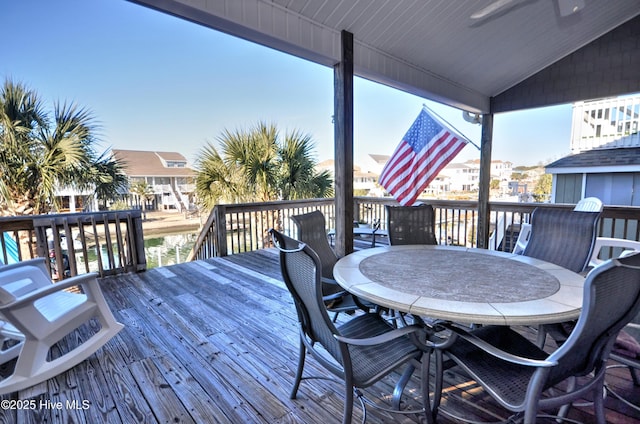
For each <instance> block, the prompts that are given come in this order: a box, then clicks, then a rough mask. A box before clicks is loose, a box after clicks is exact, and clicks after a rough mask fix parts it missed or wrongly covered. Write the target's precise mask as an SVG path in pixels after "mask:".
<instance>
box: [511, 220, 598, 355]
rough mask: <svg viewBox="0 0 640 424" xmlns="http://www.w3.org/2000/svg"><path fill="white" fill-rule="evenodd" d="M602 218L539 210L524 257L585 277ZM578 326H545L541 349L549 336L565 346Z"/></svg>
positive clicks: (539, 342) (570, 323)
mask: <svg viewBox="0 0 640 424" xmlns="http://www.w3.org/2000/svg"><path fill="white" fill-rule="evenodd" d="M600 215H601V212H580V211H576V210H568V209H553V208H536V209H535V210H534V211H533V213H532V215H531V235H530V237H529V242H528V243H527V246H526V247H525V248H524V252H523V253H522V254H523V255H524V256H529V257H532V258H536V259H540V260H543V261H546V262H551V263H554V264H556V265H560V266H561V267H563V268H567V269H569V270H571V271H573V272H578V273H583V272H585V270H586V269H587V267H588V266H589V261H590V260H591V256H592V254H593V249H594V246H595V242H596V235H597V228H598V220H599V219H600ZM574 325H575V322H569V323H563V324H548V325H543V326H541V327H540V328H539V332H538V346H540V347H542V346H544V344H545V341H546V338H547V334H548V335H549V336H551V338H552V339H553V340H554V341H555V343H556V344H561V343H563V342H564V340H566V339H567V337H568V335H569V332H570V331H571V330H572V329H573V327H574Z"/></svg>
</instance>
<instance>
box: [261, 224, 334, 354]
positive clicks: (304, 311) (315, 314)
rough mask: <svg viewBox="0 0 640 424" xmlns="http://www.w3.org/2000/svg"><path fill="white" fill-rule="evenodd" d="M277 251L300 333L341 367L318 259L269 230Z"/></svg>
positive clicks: (289, 240) (288, 239)
mask: <svg viewBox="0 0 640 424" xmlns="http://www.w3.org/2000/svg"><path fill="white" fill-rule="evenodd" d="M270 233H271V235H272V237H273V239H274V244H275V246H276V247H277V248H278V250H279V251H280V267H281V269H282V276H283V279H284V282H285V284H286V286H287V289H289V292H290V293H291V296H292V297H293V299H294V303H295V306H296V311H297V313H298V319H299V321H300V325H301V331H302V332H303V333H304V334H305V335H306V336H307V337H308V338H309V339H310V340H312V341H314V342H318V343H320V344H321V345H322V346H323V347H324V348H325V349H326V350H327V351H328V352H329V353H330V354H331V356H333V358H334V359H336V360H337V361H338V362H339V363H340V364H342V355H341V353H340V346H339V343H338V341H337V339H336V338H335V337H334V335H335V334H338V331H337V329H336V327H335V326H334V325H333V323H332V322H331V319H330V318H329V314H328V313H327V308H326V306H325V304H324V300H323V297H322V275H321V265H320V258H319V257H318V255H317V254H316V253H315V252H314V251H313V250H312V249H311V248H310V247H309V246H308V245H306V244H305V243H302V242H300V241H298V240H295V239H292V238H291V237H287V236H285V235H284V234H282V233H280V232H278V231H276V230H273V229H272V230H270Z"/></svg>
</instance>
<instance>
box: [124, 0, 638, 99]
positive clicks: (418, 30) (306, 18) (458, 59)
mask: <svg viewBox="0 0 640 424" xmlns="http://www.w3.org/2000/svg"><path fill="white" fill-rule="evenodd" d="M132 1H135V2H137V3H140V4H144V5H147V6H149V7H152V8H156V9H158V10H161V11H164V12H166V13H170V14H174V15H176V16H179V17H183V18H185V19H188V20H192V21H194V22H198V23H200V24H203V25H205V26H208V27H211V28H214V29H216V30H220V31H223V32H226V33H229V34H232V35H235V36H238V37H241V38H245V39H247V40H250V41H254V42H257V43H260V44H263V45H265V46H268V47H272V48H275V49H278V50H281V51H284V52H287V53H290V54H293V55H296V56H300V57H302V58H305V59H308V60H311V61H314V62H317V63H320V64H323V65H327V66H333V65H334V64H336V63H337V62H338V61H339V60H340V31H341V30H347V31H349V32H351V33H353V34H354V61H355V63H354V68H355V69H354V70H355V73H356V75H358V76H361V77H364V78H367V79H371V80H373V81H376V82H380V83H382V84H386V85H389V86H392V87H395V88H398V89H401V90H404V91H407V92H410V93H412V94H415V95H418V96H421V97H425V98H429V99H433V100H436V101H439V102H442V103H445V104H449V105H452V106H455V107H459V108H461V109H466V110H469V111H473V112H489V111H490V99H491V98H495V97H497V96H499V95H501V94H503V93H505V92H507V91H508V90H509V89H512V88H513V87H516V86H517V85H518V84H520V83H522V82H524V81H526V80H527V79H529V78H530V77H532V76H534V75H536V74H538V73H539V72H541V71H543V70H545V69H549V67H550V66H551V65H553V64H554V63H557V62H558V61H560V60H561V59H563V58H566V57H567V56H569V55H570V54H572V53H573V52H576V51H577V50H579V49H580V48H582V47H584V46H586V45H587V44H589V43H591V42H593V41H594V40H597V39H598V38H599V37H602V36H603V35H605V34H607V33H608V32H610V31H612V30H614V29H615V28H617V27H619V26H621V25H622V24H624V23H625V22H627V21H629V20H631V19H633V18H635V17H638V16H640V2H638V1H637V0H616V1H615V2H614V3H612V2H611V1H609V0H584V7H583V8H582V9H581V10H579V11H578V12H575V13H571V12H565V8H569V9H571V8H572V7H573V5H574V4H577V3H580V1H581V0H476V1H468V0H396V1H386V0H324V1H319V0H132ZM501 3H507V5H506V6H505V7H504V8H503V9H499V10H498V12H497V13H495V14H491V13H489V14H487V15H485V17H484V18H480V19H473V18H472V16H473V15H474V14H478V13H480V14H482V11H483V9H484V10H485V11H486V10H488V9H486V8H487V7H491V5H499V4H501ZM563 15H566V16H563ZM635 21H636V22H640V20H639V19H635ZM634 37H636V35H635V33H634ZM635 39H636V42H635V44H633V43H631V45H629V44H627V45H626V46H625V45H623V46H622V47H619V46H618V47H617V48H622V49H628V50H629V51H631V53H630V54H631V55H632V56H633V57H634V59H633V61H632V62H631V64H635V63H636V61H637V59H636V58H637V57H638V56H639V54H638V50H640V44H639V43H638V42H637V37H636V38H635ZM582 65H584V66H587V65H588V64H580V63H578V64H577V67H578V68H580V67H581V66H582ZM578 71H579V69H578ZM553 78H556V79H563V80H565V81H571V80H575V74H566V73H565V74H563V75H561V76H559V75H555V76H553ZM611 78H620V77H619V76H616V75H609V76H607V75H604V76H603V77H602V78H600V79H599V80H598V82H597V84H602V87H603V90H600V91H598V93H600V92H602V93H607V94H609V95H615V94H622V93H620V92H618V91H622V92H624V90H626V89H628V87H629V85H626V86H617V87H610V86H609V85H607V84H609V82H610V79H611ZM632 78H634V83H633V84H632V85H631V86H632V87H636V86H637V87H640V84H639V83H637V79H638V77H637V76H636V77H632ZM590 84H592V83H591V82H590ZM560 86H561V84H560ZM580 93H584V94H583V95H584V96H588V95H589V94H590V93H593V91H584V90H579V89H574V90H573V93H572V94H571V95H570V96H568V97H567V96H565V97H553V96H552V97H549V98H546V99H545V100H543V101H542V103H547V104H551V103H554V102H555V103H557V102H560V101H571V100H578V98H575V97H579V96H580ZM520 95H522V94H520ZM525 95H526V93H525ZM507 103H508V104H507V105H506V106H505V105H503V106H502V107H501V108H502V110H507V109H517V108H521V107H530V106H534V105H540V104H533V103H532V102H525V103H526V105H525V103H519V104H517V103H516V104H513V103H509V102H507ZM538 103H540V101H538Z"/></svg>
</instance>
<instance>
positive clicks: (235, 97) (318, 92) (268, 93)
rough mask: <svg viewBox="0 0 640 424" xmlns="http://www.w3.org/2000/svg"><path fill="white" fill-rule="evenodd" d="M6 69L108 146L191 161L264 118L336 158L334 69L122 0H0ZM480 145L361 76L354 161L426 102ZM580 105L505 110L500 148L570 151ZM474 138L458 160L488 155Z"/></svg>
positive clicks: (514, 158) (497, 124) (386, 144)
mask: <svg viewBox="0 0 640 424" xmlns="http://www.w3.org/2000/svg"><path fill="white" fill-rule="evenodd" d="M0 22H1V25H0V36H1V38H2V40H4V43H3V47H2V49H1V50H0V78H2V80H3V81H4V79H5V78H7V77H10V78H12V79H13V80H15V81H20V82H23V83H25V84H27V85H28V86H29V87H30V88H33V89H35V90H36V91H37V92H38V93H40V94H41V96H42V98H43V99H44V100H45V101H46V103H47V105H48V106H51V105H52V104H53V102H54V101H56V100H60V101H64V100H66V101H73V102H75V103H77V104H79V105H81V106H84V107H86V108H88V109H90V110H91V111H92V112H93V113H94V115H95V116H96V118H97V120H98V122H99V123H100V125H101V127H102V131H101V139H102V141H103V147H104V148H108V147H113V148H123V149H139V150H163V151H179V152H181V153H183V154H184V155H185V156H186V157H187V158H188V159H189V160H190V161H193V160H194V159H195V157H196V156H197V153H198V151H199V149H201V148H202V147H203V146H204V144H205V143H206V142H207V141H213V142H215V141H216V139H217V137H218V136H219V135H220V134H221V132H222V131H223V130H224V129H229V130H235V129H239V128H246V127H248V126H251V125H253V124H255V123H257V122H258V121H260V120H263V121H266V122H269V123H274V124H276V125H277V126H278V128H280V129H281V130H282V131H286V130H291V129H299V130H301V131H302V132H304V133H307V134H310V135H311V136H312V137H313V139H314V141H315V144H316V149H317V158H318V160H325V159H329V158H332V157H333V125H332V122H331V116H332V114H333V73H332V70H331V69H329V68H326V67H323V66H320V65H316V64H313V63H310V62H306V61H304V60H302V59H298V58H295V57H293V56H289V55H286V54H284V53H280V52H278V51H275V50H271V49H268V48H266V47H263V46H259V45H257V44H253V43H249V42H246V41H244V40H241V39H238V38H235V37H231V36H229V35H226V34H223V33H220V32H217V31H214V30H211V29H208V28H204V27H201V26H198V25H196V24H193V23H190V22H186V21H183V20H180V19H178V18H175V17H172V16H169V15H165V14H162V13H159V12H156V11H154V10H151V9H147V8H145V7H142V6H139V5H137V4H133V3H129V2H127V1H125V0H53V1H52V0H20V1H10V0H2V1H0ZM425 103H426V104H427V105H428V106H429V107H431V108H432V109H434V110H435V111H436V112H437V113H438V114H440V115H441V116H442V117H443V118H444V119H446V120H447V121H448V122H449V123H451V124H452V125H453V126H454V127H456V128H457V129H458V130H459V131H460V132H462V133H463V134H464V135H466V136H467V137H469V138H470V139H471V140H473V141H474V142H476V143H477V144H480V127H479V126H478V125H471V124H468V123H466V122H465V121H464V120H463V119H462V113H461V112H460V111H459V110H457V109H453V108H450V107H447V106H443V105H440V104H437V103H434V102H430V101H425V99H422V98H419V97H416V96H413V95H409V94H406V93H404V92H401V91H398V90H395V89H391V88H388V87H385V86H382V85H380V84H375V83H372V82H369V81H366V80H363V79H359V78H358V79H356V82H355V104H354V113H355V128H354V149H355V161H356V164H357V163H358V162H361V161H362V159H363V158H364V157H365V156H366V154H368V153H375V154H391V153H392V152H393V150H394V149H395V147H396V145H397V144H398V143H399V141H400V138H401V137H402V136H403V135H404V134H405V132H406V131H407V129H408V128H409V126H410V125H411V123H412V122H413V120H414V119H415V118H416V116H417V115H418V113H419V112H420V109H421V107H422V105H423V104H425ZM570 132H571V105H563V106H557V107H551V108H545V109H535V110H528V111H524V112H517V113H508V114H498V115H496V116H495V119H494V150H493V159H500V160H508V161H511V162H513V163H514V164H515V165H534V164H537V163H540V162H543V163H546V162H548V161H549V160H552V159H557V158H559V157H562V156H564V155H566V154H568V152H569V137H570ZM479 157H480V154H479V152H478V150H477V149H476V148H475V147H473V146H471V145H468V146H467V147H465V148H464V150H463V151H462V152H461V153H460V154H459V155H458V157H457V158H456V159H454V161H463V160H467V159H476V158H479Z"/></svg>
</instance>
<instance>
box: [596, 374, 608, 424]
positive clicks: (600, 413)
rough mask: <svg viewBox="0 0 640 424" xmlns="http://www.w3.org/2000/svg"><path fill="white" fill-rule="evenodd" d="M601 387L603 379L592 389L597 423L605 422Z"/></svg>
mask: <svg viewBox="0 0 640 424" xmlns="http://www.w3.org/2000/svg"><path fill="white" fill-rule="evenodd" d="M603 389H604V381H603V382H602V384H598V385H596V388H595V390H594V391H593V408H594V412H595V415H596V422H597V423H598V424H605V423H606V418H605V413H604V396H603V395H602V391H603Z"/></svg>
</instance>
